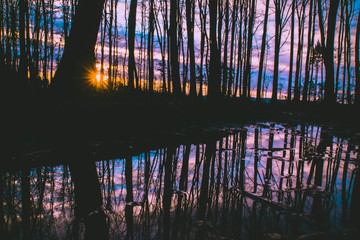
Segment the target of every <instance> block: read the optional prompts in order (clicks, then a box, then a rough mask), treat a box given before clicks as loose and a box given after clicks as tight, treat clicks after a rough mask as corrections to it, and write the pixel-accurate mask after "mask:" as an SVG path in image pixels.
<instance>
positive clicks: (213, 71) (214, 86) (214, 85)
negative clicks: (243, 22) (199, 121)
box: [208, 0, 220, 98]
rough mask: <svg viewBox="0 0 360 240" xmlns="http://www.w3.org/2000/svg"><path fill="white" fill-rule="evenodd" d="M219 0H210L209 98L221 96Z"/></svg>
mask: <svg viewBox="0 0 360 240" xmlns="http://www.w3.org/2000/svg"><path fill="white" fill-rule="evenodd" d="M217 3H218V0H213V1H209V12H210V72H209V90H208V96H209V98H217V97H219V96H220V56H219V50H218V44H217V40H216V19H217Z"/></svg>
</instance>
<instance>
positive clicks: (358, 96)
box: [355, 10, 360, 104]
mask: <svg viewBox="0 0 360 240" xmlns="http://www.w3.org/2000/svg"><path fill="white" fill-rule="evenodd" d="M359 38H360V10H359V13H358V19H357V24H356V33H355V104H360V72H359V61H360V59H359V48H360V46H359V44H360V41H359Z"/></svg>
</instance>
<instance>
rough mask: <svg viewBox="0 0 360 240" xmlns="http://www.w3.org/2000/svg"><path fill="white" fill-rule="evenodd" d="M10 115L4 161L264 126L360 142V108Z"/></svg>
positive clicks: (76, 104)
mask: <svg viewBox="0 0 360 240" xmlns="http://www.w3.org/2000/svg"><path fill="white" fill-rule="evenodd" d="M4 113H5V114H4V119H5V124H4V125H3V128H4V130H5V137H4V140H5V141H4V142H5V143H4V145H3V146H5V148H4V149H5V151H4V154H5V156H4V157H3V159H8V158H9V157H13V156H18V157H17V158H19V155H20V156H21V155H23V154H31V153H33V152H37V151H43V150H44V149H54V148H60V149H61V148H68V146H71V145H79V144H84V145H91V144H92V145H94V144H95V145H96V144H97V143H99V142H108V143H111V144H109V145H112V144H113V143H114V142H118V143H121V144H120V145H122V147H120V146H117V147H116V146H114V148H118V149H122V148H129V147H134V146H135V147H136V148H137V149H139V148H145V147H146V148H149V147H153V146H159V145H161V144H162V143H169V141H174V142H179V141H180V142H181V141H191V139H192V140H196V141H203V140H204V139H206V138H208V137H209V136H210V135H214V136H217V135H221V134H224V131H225V130H224V129H227V130H229V129H230V130H231V129H236V128H240V127H241V126H243V125H245V124H255V123H261V122H276V123H286V124H291V125H298V124H313V125H320V126H326V127H327V128H329V129H331V131H333V132H334V134H337V135H340V136H341V135H342V134H343V135H344V136H346V137H347V138H350V139H354V141H358V140H359V139H360V136H359V132H360V124H358V119H357V116H360V108H359V107H357V106H344V105H333V106H330V107H329V106H326V105H323V104H316V103H309V104H297V105H295V104H290V105H288V104H284V103H278V104H269V103H257V102H251V101H242V100H223V101H216V102H214V101H207V100H193V99H190V98H181V99H179V98H177V99H175V98H169V97H168V96H163V95H158V96H152V97H149V96H143V95H141V96H137V97H133V98H130V97H122V98H116V99H100V98H88V99H82V100H66V101H65V100H62V101H59V100H55V99H49V100H47V101H44V99H37V100H31V101H11V102H6V103H5V108H4ZM225 132H226V131H225ZM115 145H116V144H115ZM59 146H60V147H59ZM5 161H6V160H5Z"/></svg>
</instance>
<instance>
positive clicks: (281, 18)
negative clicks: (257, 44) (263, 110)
mask: <svg viewBox="0 0 360 240" xmlns="http://www.w3.org/2000/svg"><path fill="white" fill-rule="evenodd" d="M274 5H275V38H274V40H275V49H274V76H273V87H272V96H271V101H272V102H276V101H277V93H278V79H279V57H280V47H281V36H282V31H283V29H284V27H285V25H286V23H287V21H288V20H289V16H290V14H289V12H290V11H289V10H290V8H287V0H274ZM286 8H287V9H286Z"/></svg>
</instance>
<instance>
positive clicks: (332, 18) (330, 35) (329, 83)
mask: <svg viewBox="0 0 360 240" xmlns="http://www.w3.org/2000/svg"><path fill="white" fill-rule="evenodd" d="M321 2H322V1H321V0H317V3H318V16H319V27H320V39H321V45H322V49H323V59H324V65H325V96H324V101H325V102H326V103H335V101H336V99H335V94H334V38H335V24H336V15H337V9H338V7H339V0H330V6H329V14H328V20H327V33H326V42H325V30H324V25H325V23H324V20H323V15H322V14H323V8H322V5H321Z"/></svg>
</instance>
